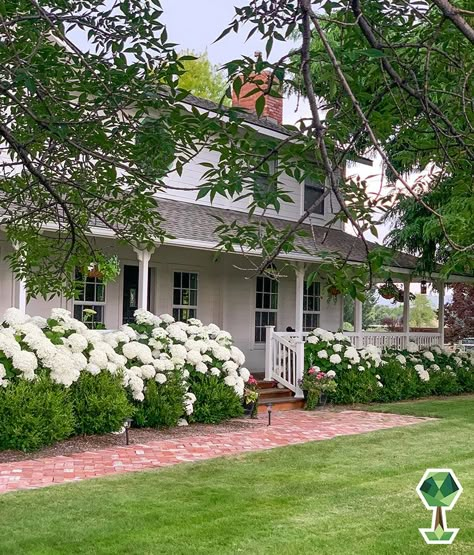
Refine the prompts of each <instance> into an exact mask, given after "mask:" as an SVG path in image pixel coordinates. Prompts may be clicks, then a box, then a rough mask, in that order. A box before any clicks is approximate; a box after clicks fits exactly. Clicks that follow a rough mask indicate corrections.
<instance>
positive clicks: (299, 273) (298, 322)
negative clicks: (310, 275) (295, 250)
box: [295, 263, 306, 339]
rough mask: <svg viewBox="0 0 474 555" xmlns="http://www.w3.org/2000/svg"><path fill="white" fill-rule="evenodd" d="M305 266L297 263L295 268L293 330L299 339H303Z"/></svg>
mask: <svg viewBox="0 0 474 555" xmlns="http://www.w3.org/2000/svg"><path fill="white" fill-rule="evenodd" d="M305 270H306V266H305V265H304V264H301V263H298V265H297V267H296V306H295V330H296V333H297V334H298V337H299V338H300V339H303V335H302V334H303V297H304V276H305Z"/></svg>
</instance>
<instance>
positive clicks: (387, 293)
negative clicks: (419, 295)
mask: <svg viewBox="0 0 474 555" xmlns="http://www.w3.org/2000/svg"><path fill="white" fill-rule="evenodd" d="M378 290H379V293H380V295H381V296H382V297H383V298H384V299H397V298H398V296H399V295H400V290H399V289H398V287H397V286H396V285H395V284H394V283H393V281H392V279H391V278H389V279H387V281H386V282H385V283H384V284H383V285H381V286H380V287H379V288H378ZM402 294H403V291H402Z"/></svg>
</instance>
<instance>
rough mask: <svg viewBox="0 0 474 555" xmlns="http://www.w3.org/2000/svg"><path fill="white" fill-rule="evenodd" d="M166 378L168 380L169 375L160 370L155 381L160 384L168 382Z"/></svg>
mask: <svg viewBox="0 0 474 555" xmlns="http://www.w3.org/2000/svg"><path fill="white" fill-rule="evenodd" d="M166 380H167V377H166V376H165V375H164V374H162V373H161V372H158V373H157V374H156V376H155V381H156V382H158V383H159V384H164V383H166Z"/></svg>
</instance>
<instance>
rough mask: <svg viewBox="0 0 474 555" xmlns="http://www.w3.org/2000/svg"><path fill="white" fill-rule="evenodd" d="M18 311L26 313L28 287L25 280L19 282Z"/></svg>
mask: <svg viewBox="0 0 474 555" xmlns="http://www.w3.org/2000/svg"><path fill="white" fill-rule="evenodd" d="M18 309H19V310H21V311H22V312H25V313H26V285H25V280H24V279H22V280H20V281H19V282H18Z"/></svg>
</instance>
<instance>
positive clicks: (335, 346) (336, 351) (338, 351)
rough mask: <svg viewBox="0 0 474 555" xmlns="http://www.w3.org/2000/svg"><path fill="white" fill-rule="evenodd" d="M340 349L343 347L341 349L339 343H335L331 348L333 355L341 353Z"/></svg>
mask: <svg viewBox="0 0 474 555" xmlns="http://www.w3.org/2000/svg"><path fill="white" fill-rule="evenodd" d="M342 348H343V347H342V345H341V344H340V343H335V344H334V345H333V346H332V349H333V351H334V352H335V353H340V352H341V351H342Z"/></svg>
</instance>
